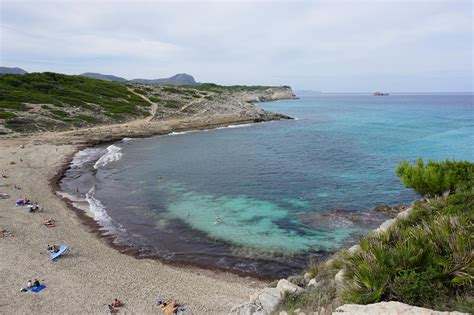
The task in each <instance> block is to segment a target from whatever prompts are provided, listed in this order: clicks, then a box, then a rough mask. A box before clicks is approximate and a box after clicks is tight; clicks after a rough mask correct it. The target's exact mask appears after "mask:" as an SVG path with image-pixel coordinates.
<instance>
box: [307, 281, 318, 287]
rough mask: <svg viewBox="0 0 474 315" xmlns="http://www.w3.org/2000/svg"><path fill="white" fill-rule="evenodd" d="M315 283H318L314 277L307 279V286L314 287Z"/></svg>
mask: <svg viewBox="0 0 474 315" xmlns="http://www.w3.org/2000/svg"><path fill="white" fill-rule="evenodd" d="M317 284H318V281H316V279H311V280H309V282H308V287H309V286H314V287H316V285H317Z"/></svg>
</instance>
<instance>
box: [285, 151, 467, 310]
mask: <svg viewBox="0 0 474 315" xmlns="http://www.w3.org/2000/svg"><path fill="white" fill-rule="evenodd" d="M473 167H474V163H470V162H454V161H445V162H433V161H429V162H428V164H426V165H425V164H424V163H423V161H421V160H420V161H418V162H417V164H416V165H410V164H408V163H406V162H401V163H400V164H399V166H398V168H397V174H398V175H399V176H400V177H401V180H402V181H403V182H404V183H405V185H407V186H409V187H413V188H415V189H416V190H417V191H418V192H420V193H423V194H428V195H430V196H435V195H438V196H437V197H435V198H431V199H426V200H425V199H423V200H419V201H416V202H414V204H413V209H412V210H411V212H410V214H409V215H408V216H406V217H405V218H399V219H398V220H397V221H396V222H395V223H394V224H393V225H392V226H390V227H389V228H388V230H387V231H385V232H372V233H370V234H368V235H367V236H365V237H363V238H362V239H361V240H360V248H361V249H360V250H358V251H355V252H354V251H352V252H349V251H342V252H341V253H339V254H338V255H336V256H335V258H333V259H332V261H331V263H322V264H311V265H310V267H309V270H308V272H309V274H310V276H311V277H312V278H315V279H316V281H317V283H318V284H319V285H317V286H315V287H314V288H312V287H310V289H306V290H305V291H304V293H303V294H300V295H298V296H295V295H288V296H286V297H285V299H284V303H283V306H282V308H283V309H287V310H288V309H289V310H293V309H296V308H300V309H301V310H303V311H305V310H306V311H314V310H317V309H320V308H321V307H325V308H326V310H328V309H329V310H332V309H334V308H335V306H337V305H339V304H344V303H356V304H369V303H376V302H380V301H400V302H403V303H407V304H411V305H415V306H421V307H427V308H432V309H436V310H457V311H464V312H473V311H474V286H473V283H474V251H473V245H472V239H473V235H474V224H473V222H474V188H473V185H472V180H473ZM445 191H451V192H452V194H450V195H448V194H444V195H443V196H439V195H440V194H442V193H443V192H445ZM340 269H343V270H344V280H343V285H342V286H341V287H340V288H339V289H338V290H337V292H336V293H333V292H334V289H335V288H336V287H337V286H336V285H335V283H334V280H333V279H334V275H335V273H336V272H338V271H339V270H340ZM319 287H322V288H323V290H326V291H325V292H326V293H323V292H322V291H321V290H318V288H319Z"/></svg>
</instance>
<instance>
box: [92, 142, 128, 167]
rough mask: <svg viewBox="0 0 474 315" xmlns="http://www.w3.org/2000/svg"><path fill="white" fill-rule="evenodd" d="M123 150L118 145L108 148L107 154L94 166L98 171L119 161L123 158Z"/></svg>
mask: <svg viewBox="0 0 474 315" xmlns="http://www.w3.org/2000/svg"><path fill="white" fill-rule="evenodd" d="M120 151H122V148H121V147H118V146H116V145H113V144H112V145H110V146H108V147H107V149H106V152H105V154H104V155H102V156H101V157H100V158H99V159H98V160H97V162H95V164H94V168H95V169H98V168H99V167H101V166H105V165H107V164H109V163H111V162H115V161H118V160H120V159H121V158H122V152H120Z"/></svg>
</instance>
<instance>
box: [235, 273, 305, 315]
mask: <svg viewBox="0 0 474 315" xmlns="http://www.w3.org/2000/svg"><path fill="white" fill-rule="evenodd" d="M302 291H303V288H301V287H299V286H297V285H296V284H293V283H291V282H289V281H288V280H286V279H281V280H280V281H278V283H277V286H276V288H263V289H262V290H260V291H257V292H256V293H255V294H253V295H252V296H251V297H250V300H249V301H248V302H246V303H244V304H240V305H237V306H235V307H234V308H232V309H231V311H230V313H229V314H232V315H268V314H271V313H272V312H274V311H275V310H276V309H277V308H278V306H279V305H280V303H281V301H282V298H283V297H284V296H285V294H286V293H300V292H302Z"/></svg>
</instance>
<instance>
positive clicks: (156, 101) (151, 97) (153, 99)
mask: <svg viewBox="0 0 474 315" xmlns="http://www.w3.org/2000/svg"><path fill="white" fill-rule="evenodd" d="M148 99H149V100H150V101H152V102H153V103H159V102H161V99H159V98H158V97H155V96H150V97H149V98H148Z"/></svg>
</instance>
